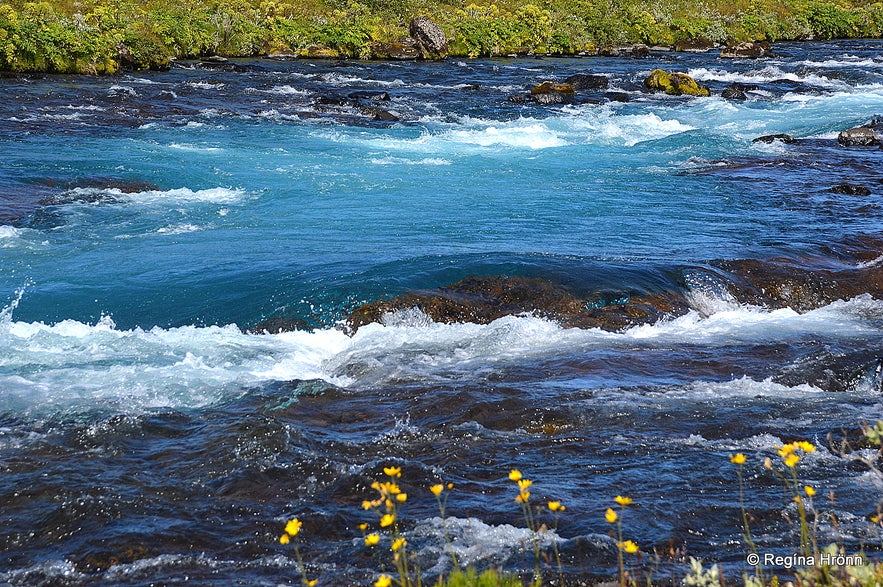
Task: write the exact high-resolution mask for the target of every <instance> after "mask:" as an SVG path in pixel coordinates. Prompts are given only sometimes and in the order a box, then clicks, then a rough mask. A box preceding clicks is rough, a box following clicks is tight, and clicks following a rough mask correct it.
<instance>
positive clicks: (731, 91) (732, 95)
mask: <svg viewBox="0 0 883 587" xmlns="http://www.w3.org/2000/svg"><path fill="white" fill-rule="evenodd" d="M721 98H725V99H727V100H747V99H748V96H747V95H746V94H745V92H743V91H742V90H740V89H739V88H734V87H733V86H727V87H726V88H724V91H723V92H721Z"/></svg>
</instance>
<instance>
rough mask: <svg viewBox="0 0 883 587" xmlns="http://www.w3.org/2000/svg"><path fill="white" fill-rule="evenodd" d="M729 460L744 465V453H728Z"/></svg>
mask: <svg viewBox="0 0 883 587" xmlns="http://www.w3.org/2000/svg"><path fill="white" fill-rule="evenodd" d="M730 462H731V463H733V464H734V465H744V464H745V455H743V454H742V453H740V452H739V453H736V454H734V455H730Z"/></svg>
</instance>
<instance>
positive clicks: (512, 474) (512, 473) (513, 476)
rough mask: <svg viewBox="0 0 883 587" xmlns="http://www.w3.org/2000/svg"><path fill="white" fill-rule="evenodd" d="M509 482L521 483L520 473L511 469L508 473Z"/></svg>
mask: <svg viewBox="0 0 883 587" xmlns="http://www.w3.org/2000/svg"><path fill="white" fill-rule="evenodd" d="M509 480H510V481H521V471H519V470H518V469H512V470H511V471H509Z"/></svg>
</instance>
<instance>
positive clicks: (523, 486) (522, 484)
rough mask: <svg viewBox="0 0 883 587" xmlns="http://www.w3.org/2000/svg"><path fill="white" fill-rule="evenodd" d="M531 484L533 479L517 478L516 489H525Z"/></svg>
mask: <svg viewBox="0 0 883 587" xmlns="http://www.w3.org/2000/svg"><path fill="white" fill-rule="evenodd" d="M531 485H533V481H531V480H530V479H519V480H518V489H520V490H521V491H524V490H526V489H527V488H528V487H530V486H531Z"/></svg>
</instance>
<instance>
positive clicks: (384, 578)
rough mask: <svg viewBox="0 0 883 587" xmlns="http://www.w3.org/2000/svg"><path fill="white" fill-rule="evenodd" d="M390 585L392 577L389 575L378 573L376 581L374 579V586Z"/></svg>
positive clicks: (385, 586) (384, 586)
mask: <svg viewBox="0 0 883 587" xmlns="http://www.w3.org/2000/svg"><path fill="white" fill-rule="evenodd" d="M390 585H392V578H390V576H389V575H380V578H378V579H377V580H376V581H374V587H389V586H390Z"/></svg>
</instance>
